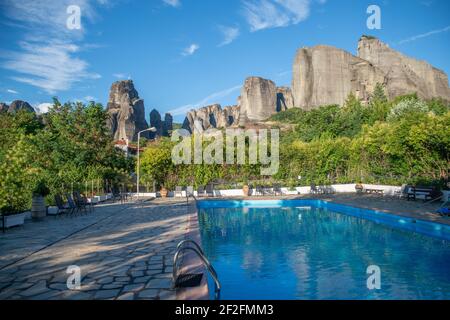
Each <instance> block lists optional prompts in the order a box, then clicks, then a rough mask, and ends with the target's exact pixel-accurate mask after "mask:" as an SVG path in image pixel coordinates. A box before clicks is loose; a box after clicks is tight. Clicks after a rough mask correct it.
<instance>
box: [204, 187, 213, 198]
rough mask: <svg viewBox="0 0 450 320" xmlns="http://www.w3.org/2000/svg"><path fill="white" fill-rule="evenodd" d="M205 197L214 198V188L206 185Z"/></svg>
mask: <svg viewBox="0 0 450 320" xmlns="http://www.w3.org/2000/svg"><path fill="white" fill-rule="evenodd" d="M206 196H208V197H214V187H213V185H212V184H207V185H206Z"/></svg>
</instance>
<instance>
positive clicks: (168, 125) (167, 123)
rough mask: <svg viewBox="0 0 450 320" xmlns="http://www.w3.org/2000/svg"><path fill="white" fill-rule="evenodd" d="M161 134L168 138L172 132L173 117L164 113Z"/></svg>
mask: <svg viewBox="0 0 450 320" xmlns="http://www.w3.org/2000/svg"><path fill="white" fill-rule="evenodd" d="M162 129H163V130H162V134H163V136H164V137H169V136H170V133H171V132H172V130H173V117H172V115H171V114H170V113H166V114H165V115H164V122H163V128H162Z"/></svg>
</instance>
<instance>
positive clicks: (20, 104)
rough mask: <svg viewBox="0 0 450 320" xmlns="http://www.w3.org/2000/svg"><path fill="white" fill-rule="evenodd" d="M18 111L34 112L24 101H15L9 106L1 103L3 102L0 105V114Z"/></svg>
mask: <svg viewBox="0 0 450 320" xmlns="http://www.w3.org/2000/svg"><path fill="white" fill-rule="evenodd" d="M19 110H25V111H28V112H35V111H34V108H33V107H32V106H31V105H30V104H29V103H28V102H26V101H22V100H15V101H13V102H11V104H10V105H9V106H8V105H7V104H6V103H3V102H2V103H0V112H9V113H14V112H17V111H19Z"/></svg>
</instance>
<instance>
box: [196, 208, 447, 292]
mask: <svg viewBox="0 0 450 320" xmlns="http://www.w3.org/2000/svg"><path fill="white" fill-rule="evenodd" d="M198 207H199V222H200V229H201V237H202V245H203V248H204V250H205V253H206V255H207V257H208V259H210V261H211V263H212V264H213V266H214V267H215V269H216V270H217V273H218V275H219V279H220V282H221V285H222V291H221V298H222V299H449V298H450V227H449V226H446V225H442V224H435V223H430V222H424V221H420V220H417V221H415V220H413V219H409V218H399V217H398V216H394V215H389V214H385V213H381V212H377V211H370V210H363V209H358V208H352V207H348V206H343V205H337V204H333V203H327V202H324V201H320V200H283V201H200V202H199V203H198ZM370 265H377V266H378V267H379V268H380V271H381V289H379V290H377V289H375V290H369V289H368V288H367V278H368V277H369V275H368V274H367V273H366V270H367V267H368V266H370ZM210 285H211V286H210V288H213V284H212V282H211V283H210ZM211 291H213V290H211Z"/></svg>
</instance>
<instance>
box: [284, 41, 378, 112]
mask: <svg viewBox="0 0 450 320" xmlns="http://www.w3.org/2000/svg"><path fill="white" fill-rule="evenodd" d="M377 83H381V84H384V83H385V73H384V72H383V71H381V70H380V69H378V68H377V67H375V66H373V65H372V64H371V63H370V62H368V61H366V60H363V59H361V58H358V57H355V56H353V55H352V54H350V53H348V52H346V51H344V50H341V49H337V48H334V47H330V46H323V45H320V46H316V47H312V48H302V49H299V50H298V51H297V54H296V56H295V60H294V66H293V78H292V95H293V97H294V103H295V106H296V107H300V108H303V109H306V110H309V109H312V108H314V107H318V106H321V105H329V104H339V105H342V104H344V102H345V100H346V98H347V97H348V95H349V94H350V93H354V94H355V95H356V97H357V98H359V99H360V100H362V101H368V99H369V97H370V94H371V93H372V92H373V90H374V88H375V85H376V84H377Z"/></svg>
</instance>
